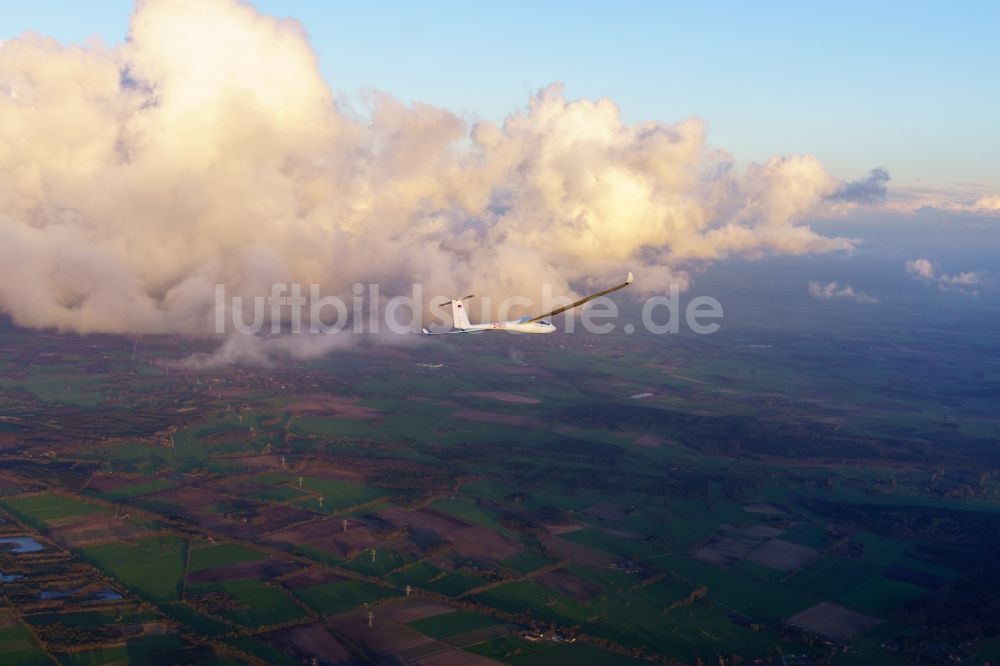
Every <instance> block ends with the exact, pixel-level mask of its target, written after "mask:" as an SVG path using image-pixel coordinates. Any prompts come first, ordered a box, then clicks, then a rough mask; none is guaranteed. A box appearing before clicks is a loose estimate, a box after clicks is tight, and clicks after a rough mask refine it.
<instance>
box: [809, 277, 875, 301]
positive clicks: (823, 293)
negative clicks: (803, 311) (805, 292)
mask: <svg viewBox="0 0 1000 666" xmlns="http://www.w3.org/2000/svg"><path fill="white" fill-rule="evenodd" d="M809 295H810V296H812V297H813V298H819V299H822V300H831V299H845V300H851V301H856V302H858V303H878V299H877V298H875V297H874V296H872V295H871V294H866V293H865V292H863V291H855V290H854V289H853V288H852V287H851V286H850V285H847V286H844V287H841V286H840V285H839V284H837V283H836V282H827V283H825V284H824V283H822V282H810V283H809Z"/></svg>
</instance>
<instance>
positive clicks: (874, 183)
mask: <svg viewBox="0 0 1000 666" xmlns="http://www.w3.org/2000/svg"><path fill="white" fill-rule="evenodd" d="M888 183H889V172H888V171H886V170H885V169H883V168H881V167H878V168H875V169H872V170H871V173H869V174H868V176H867V177H865V178H861V179H859V180H852V181H850V182H847V183H844V184H842V185H841V186H840V187H839V188H837V191H836V192H834V193H833V195H831V197H830V198H831V200H833V201H839V202H844V203H851V204H858V205H861V206H875V205H878V204H881V203H883V202H884V201H885V199H886V193H887V188H886V185H887V184H888Z"/></svg>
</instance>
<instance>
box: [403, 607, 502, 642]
mask: <svg viewBox="0 0 1000 666" xmlns="http://www.w3.org/2000/svg"><path fill="white" fill-rule="evenodd" d="M495 624H497V621H496V620H494V619H493V618H492V617H490V616H488V615H483V614H481V613H474V612H472V611H455V612H454V613H444V614H443V615H432V616H431V617H425V618H423V619H421V620H414V621H413V622H410V623H409V625H410V626H411V627H413V628H414V629H416V630H417V631H419V632H420V633H422V634H427V635H428V636H430V637H431V638H438V639H441V638H448V637H449V636H455V635H457V634H463V633H465V632H467V631H473V630H475V629H482V628H483V627H492V626H493V625H495Z"/></svg>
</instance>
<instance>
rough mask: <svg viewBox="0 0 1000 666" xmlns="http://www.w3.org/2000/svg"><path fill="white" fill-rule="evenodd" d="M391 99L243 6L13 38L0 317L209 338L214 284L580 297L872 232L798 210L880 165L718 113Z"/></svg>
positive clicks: (149, 6) (2, 88)
mask: <svg viewBox="0 0 1000 666" xmlns="http://www.w3.org/2000/svg"><path fill="white" fill-rule="evenodd" d="M370 107H371V108H370V112H369V113H368V114H367V115H365V117H363V118H359V117H358V116H357V114H352V113H348V112H345V111H344V110H343V109H341V108H339V107H338V104H337V103H336V101H335V98H334V96H333V94H332V93H331V90H330V89H329V87H328V86H327V84H326V83H325V82H324V80H323V78H322V77H321V75H320V72H319V69H318V67H317V62H316V56H315V54H314V53H313V51H312V50H311V48H310V46H309V44H308V40H307V38H306V34H305V31H304V30H303V28H302V26H301V25H300V24H299V23H297V22H296V21H293V20H278V19H274V18H271V17H268V16H264V15H262V14H260V13H258V12H257V11H256V10H255V9H254V8H253V7H251V6H250V5H248V4H245V3H243V2H239V1H238V0H145V1H141V2H139V3H138V4H137V7H136V9H135V11H134V13H133V15H132V19H131V25H130V33H129V39H128V41H127V42H126V43H125V44H123V45H121V46H119V47H114V48H108V47H105V46H102V45H100V44H89V45H87V46H65V45H61V44H59V43H58V42H56V41H55V40H52V39H49V38H45V37H41V36H38V35H35V34H30V33H29V34H25V35H23V36H21V37H18V38H16V39H13V40H8V41H5V42H3V44H2V45H0V126H2V127H3V128H4V141H3V142H0V262H2V264H3V266H4V269H5V270H4V279H3V281H2V282H0V311H3V312H5V313H8V314H9V315H10V316H11V317H12V318H13V319H14V321H15V322H16V323H17V324H20V325H23V326H30V327H55V328H58V329H61V330H72V331H79V332H96V331H101V332H118V333H120V332H136V333H170V332H179V333H187V334H199V335H200V334H205V333H210V332H211V331H212V330H213V326H212V322H213V305H214V285H215V284H218V283H222V284H225V285H226V287H227V293H229V294H232V295H243V296H246V297H252V296H258V295H262V294H267V293H268V289H269V287H270V285H271V284H272V283H273V282H278V281H283V282H299V283H304V284H318V285H320V286H321V288H322V290H323V293H324V294H332V295H338V296H340V297H342V298H344V299H345V300H346V299H349V298H350V295H351V294H350V289H351V286H352V285H353V284H354V283H356V282H366V283H373V282H377V283H379V284H380V285H381V286H382V293H383V295H384V297H386V298H388V297H391V296H393V295H395V294H402V293H405V292H406V291H407V290H408V289H409V285H410V284H411V283H413V282H420V283H422V284H423V285H424V293H425V294H426V295H427V296H428V297H430V296H431V295H433V294H441V295H457V294H459V293H465V291H466V290H469V289H472V288H474V289H475V290H476V291H477V293H489V294H491V295H493V296H494V297H495V298H497V299H500V298H503V297H506V296H510V295H514V294H523V295H526V296H528V297H530V298H533V299H535V300H536V302H538V301H539V300H540V298H539V297H538V294H539V292H540V290H541V285H542V284H545V283H548V284H551V285H552V288H553V291H554V292H556V293H565V294H567V295H569V294H571V293H572V292H573V289H572V287H576V288H579V289H583V288H589V287H591V286H593V285H596V284H601V285H604V284H606V283H607V282H608V281H609V280H615V279H618V278H619V276H620V275H623V274H624V273H625V272H626V271H627V270H630V269H632V270H635V273H636V278H637V282H636V284H637V288H642V289H645V290H647V291H651V292H652V291H657V292H661V291H663V290H665V289H666V287H667V282H668V281H670V280H676V281H680V282H682V283H684V282H686V280H687V272H686V269H689V268H690V266H691V265H693V264H695V263H700V262H704V261H710V260H718V259H723V258H725V257H728V256H731V255H742V256H751V257H752V256H761V255H766V254H769V253H787V254H802V253H811V252H830V251H835V250H846V249H850V248H851V247H852V242H851V241H850V240H849V239H846V238H831V237H826V236H823V235H820V234H818V233H816V232H814V231H813V230H812V229H810V228H809V227H808V226H805V225H803V224H802V219H803V218H804V216H806V215H807V214H808V213H810V212H811V211H814V210H815V209H816V207H817V206H821V205H824V202H828V201H829V200H830V198H831V197H836V196H840V197H841V198H844V197H853V198H854V199H855V200H857V199H862V200H864V199H867V198H870V197H871V196H874V194H873V193H875V194H877V192H876V190H877V188H878V183H879V180H878V178H876V179H875V181H874V184H873V185H869V186H864V187H863V186H861V185H856V184H847V185H844V184H842V183H839V182H838V181H836V180H835V179H834V178H832V177H831V176H830V175H829V174H828V173H827V171H826V170H825V169H824V168H823V166H822V165H821V164H820V163H819V162H818V161H817V160H816V159H815V158H813V157H809V156H791V157H774V158H772V159H770V160H768V161H766V162H765V163H763V164H753V165H751V166H749V167H748V168H746V169H745V170H738V169H736V168H735V167H734V165H733V160H732V159H731V158H730V156H729V155H728V154H727V153H725V152H724V151H719V150H712V149H710V148H709V147H708V146H707V143H706V137H705V125H704V123H703V122H702V121H701V120H699V119H697V118H688V119H685V120H681V121H679V122H676V123H672V124H670V123H661V122H647V123H640V124H636V125H627V124H625V123H623V122H622V119H621V117H620V114H619V110H618V108H617V106H616V105H615V104H614V103H613V102H611V101H610V100H607V99H602V100H597V101H592V100H567V99H566V98H565V97H564V95H563V91H562V89H561V88H560V87H559V86H558V85H554V86H551V87H549V88H546V89H544V90H542V91H540V92H539V93H538V94H536V95H534V96H533V97H531V99H530V100H529V102H528V105H527V107H526V108H524V109H522V110H521V111H518V112H516V113H513V114H512V115H511V116H509V117H508V118H507V119H506V120H505V121H504V122H502V123H500V124H495V123H491V122H479V123H476V124H473V125H471V126H469V125H468V124H467V123H466V122H465V121H464V120H463V119H462V118H460V117H459V116H457V115H455V114H453V113H451V112H449V111H447V110H444V109H440V108H435V107H432V106H428V105H424V104H414V105H412V106H407V105H404V104H402V103H400V102H399V101H398V100H395V99H393V98H392V97H390V96H388V95H384V94H381V93H373V94H371V96H370ZM866 187H867V188H869V189H866ZM871 188H874V189H871ZM838 193H839V195H838ZM232 344H236V343H232ZM230 351H232V350H230ZM238 355H239V354H237V356H238Z"/></svg>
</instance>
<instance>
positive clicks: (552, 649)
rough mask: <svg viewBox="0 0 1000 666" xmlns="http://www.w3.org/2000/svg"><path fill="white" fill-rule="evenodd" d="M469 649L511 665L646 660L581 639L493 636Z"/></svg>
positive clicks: (626, 664) (619, 664)
mask: <svg viewBox="0 0 1000 666" xmlns="http://www.w3.org/2000/svg"><path fill="white" fill-rule="evenodd" d="M466 650H468V651H469V652H472V653H474V654H478V655H481V656H483V657H489V658H490V659H497V660H499V661H503V662H505V663H508V664H514V666H547V665H549V664H564V665H565V666H640V665H641V664H647V663H649V662H647V661H644V660H641V659H633V658H632V657H627V656H625V655H621V654H616V653H614V652H608V651H607V650H602V649H600V648H597V647H594V646H592V645H586V644H584V643H554V642H552V641H528V640H526V639H524V638H520V637H516V636H504V637H503V638H495V639H493V640H491V641H487V642H485V643H480V644H479V645H474V646H472V647H469V648H466Z"/></svg>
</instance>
